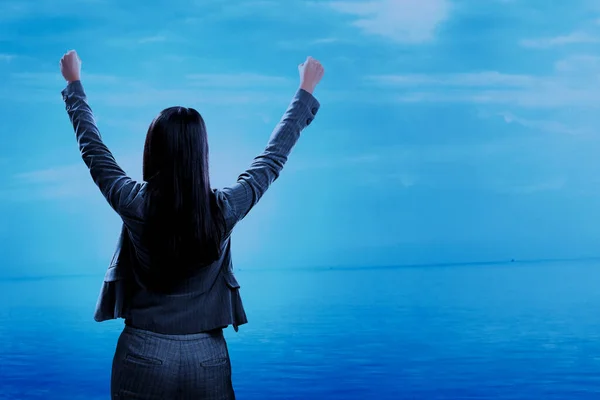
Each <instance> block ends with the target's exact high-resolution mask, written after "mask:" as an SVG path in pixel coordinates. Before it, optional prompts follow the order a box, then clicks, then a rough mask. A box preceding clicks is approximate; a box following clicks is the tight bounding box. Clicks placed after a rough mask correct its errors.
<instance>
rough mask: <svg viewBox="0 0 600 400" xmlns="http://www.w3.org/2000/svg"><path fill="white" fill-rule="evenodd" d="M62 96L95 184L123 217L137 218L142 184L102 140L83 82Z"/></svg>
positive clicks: (67, 88)
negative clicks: (119, 163)
mask: <svg viewBox="0 0 600 400" xmlns="http://www.w3.org/2000/svg"><path fill="white" fill-rule="evenodd" d="M62 96H63V100H64V102H65V105H66V109H67V113H68V114H69V119H70V120H71V123H72V124H73V129H74V130H75V137H76V138H77V143H78V144H79V150H80V151H81V156H82V158H83V161H84V162H85V164H86V165H87V167H88V169H89V170H90V174H91V175H92V179H93V180H94V183H96V185H97V186H98V188H99V189H100V192H102V194H103V195H104V197H105V198H106V200H107V201H108V204H109V205H110V206H111V207H112V208H113V209H114V210H115V211H116V212H117V213H118V214H119V215H120V216H121V217H126V216H130V217H132V216H134V215H133V214H134V210H133V207H132V203H133V200H134V199H135V197H136V195H137V193H138V192H139V190H140V188H141V186H142V185H141V184H139V183H137V182H136V181H134V180H132V179H131V178H130V177H129V176H127V174H125V172H124V171H123V169H121V167H120V166H119V165H118V164H117V162H116V161H115V158H114V157H113V155H112V153H111V152H110V150H108V148H107V147H106V145H105V144H104V142H103V141H102V137H101V136H100V131H99V130H98V127H97V126H96V122H95V120H94V115H93V113H92V109H91V108H90V106H89V105H88V103H87V98H86V95H85V92H84V90H83V86H82V84H81V81H75V82H70V83H69V84H68V85H67V87H66V88H65V89H64V90H63V91H62Z"/></svg>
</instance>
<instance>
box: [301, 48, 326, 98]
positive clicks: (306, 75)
mask: <svg viewBox="0 0 600 400" xmlns="http://www.w3.org/2000/svg"><path fill="white" fill-rule="evenodd" d="M298 71H299V72H300V89H304V90H306V91H307V92H308V93H310V94H312V93H313V92H314V90H315V87H317V84H318V83H319V82H320V81H321V78H323V74H324V73H325V70H324V69H323V66H322V65H321V63H320V62H319V61H318V60H315V59H314V58H312V57H307V58H306V61H304V62H303V63H302V64H300V65H298Z"/></svg>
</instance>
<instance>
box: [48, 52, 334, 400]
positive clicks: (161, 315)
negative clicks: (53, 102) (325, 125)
mask: <svg viewBox="0 0 600 400" xmlns="http://www.w3.org/2000/svg"><path fill="white" fill-rule="evenodd" d="M60 67H61V72H62V75H63V77H64V78H65V80H66V81H67V82H68V84H67V87H66V89H64V90H63V92H62V94H63V99H64V100H65V103H66V109H67V112H68V114H69V118H70V119H71V122H72V124H73V127H74V129H75V134H76V137H77V141H78V144H79V148H80V150H81V155H82V157H83V161H84V162H85V164H86V165H87V166H88V168H89V170H90V173H91V175H92V178H93V179H94V182H95V183H96V185H97V186H98V187H99V189H100V191H101V192H102V194H103V195H104V197H105V198H106V200H107V201H108V203H109V204H110V206H111V207H112V208H113V209H114V210H115V211H116V212H117V213H118V214H119V216H120V217H121V219H122V220H123V227H122V230H121V237H120V240H119V245H118V247H117V251H116V252H115V255H114V256H113V261H112V262H111V265H110V266H109V269H108V270H107V273H106V275H105V279H104V283H103V286H102V291H101V293H100V296H99V299H98V304H97V307H96V314H95V319H96V320H97V321H104V320H107V319H113V318H124V319H125V328H124V330H123V332H122V333H121V335H120V337H119V341H118V344H117V348H116V352H115V356H114V359H113V367H112V378H111V396H112V398H113V399H134V398H135V399H161V400H168V399H234V398H235V394H234V391H233V387H232V383H231V364H230V360H229V353H228V350H227V344H226V343H225V339H224V337H223V329H224V328H226V327H227V326H229V325H232V326H233V327H234V329H235V330H236V331H237V327H238V326H239V325H241V324H244V323H246V322H247V320H246V314H245V312H244V308H243V305H242V302H241V299H240V296H239V291H238V290H239V287H240V286H239V284H238V283H237V281H236V279H235V276H234V275H233V267H232V264H231V253H230V235H231V231H232V229H233V227H234V226H235V225H236V224H237V223H238V222H239V221H240V220H241V219H242V218H244V217H245V216H246V214H247V213H248V212H249V211H250V209H251V208H252V207H253V206H254V205H255V204H256V203H257V202H258V200H259V199H260V198H261V196H262V195H263V194H264V193H265V191H266V190H267V188H268V187H269V185H270V184H271V183H272V182H273V181H274V180H275V179H277V177H278V176H279V173H280V171H281V169H282V168H283V165H284V164H285V162H286V160H287V157H288V155H289V154H290V152H291V150H292V147H293V146H294V144H295V143H296V141H297V140H298V138H299V135H300V132H301V131H302V130H303V129H304V128H305V127H306V126H307V125H309V124H310V123H311V121H312V120H313V118H314V117H315V115H316V114H317V111H318V109H319V103H318V101H317V100H316V99H315V98H314V97H313V96H312V92H313V91H314V89H315V87H316V85H317V84H318V83H319V81H320V80H321V78H322V77H323V73H324V71H323V67H322V66H321V64H320V63H319V62H318V61H317V60H315V59H313V58H311V57H308V58H307V59H306V61H305V62H304V63H302V64H300V66H299V71H300V88H299V89H298V91H297V92H296V94H295V96H294V98H293V99H292V102H291V104H290V106H289V108H288V109H287V111H286V112H285V114H284V115H283V118H282V120H281V122H280V123H279V124H278V125H277V127H276V128H275V130H274V131H273V134H272V135H271V138H270V140H269V142H268V144H267V147H266V149H265V151H264V152H263V153H262V154H261V155H259V156H258V157H256V158H255V159H254V162H253V163H252V165H251V166H250V168H248V170H246V171H245V172H244V173H242V174H241V175H240V176H239V178H238V180H237V182H236V183H235V184H234V185H233V186H231V187H228V188H225V189H222V190H213V189H212V188H211V186H210V179H209V173H208V144H207V134H206V127H205V125H204V121H203V120H202V117H201V116H200V114H199V113H198V112H197V111H196V110H194V109H192V108H185V107H171V108H167V109H165V110H163V111H162V112H161V113H160V114H159V115H158V116H157V117H156V118H155V119H154V121H152V123H151V124H150V127H149V129H148V133H147V136H146V142H145V146H144V159H143V180H144V182H142V183H138V182H135V181H133V180H132V179H131V178H129V177H128V176H127V175H126V174H125V172H124V171H123V170H122V169H121V168H120V167H119V165H118V164H117V163H116V161H115V159H114V158H113V156H112V154H111V153H110V151H109V150H108V148H107V147H106V146H105V145H104V144H103V142H102V139H101V137H100V133H99V131H98V128H97V127H96V124H95V122H94V117H93V114H92V110H91V109H90V107H89V105H88V104H87V101H86V96H85V93H84V90H83V86H82V84H81V81H80V69H81V62H80V60H79V57H78V56H77V53H76V52H75V51H69V52H68V53H67V54H65V55H64V56H63V58H62V59H61V62H60Z"/></svg>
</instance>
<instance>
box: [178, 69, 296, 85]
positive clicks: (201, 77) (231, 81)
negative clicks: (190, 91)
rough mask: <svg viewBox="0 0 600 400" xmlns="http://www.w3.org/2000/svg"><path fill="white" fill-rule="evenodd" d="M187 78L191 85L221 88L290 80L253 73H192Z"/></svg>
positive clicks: (279, 82)
mask: <svg viewBox="0 0 600 400" xmlns="http://www.w3.org/2000/svg"><path fill="white" fill-rule="evenodd" d="M185 78H186V80H187V81H188V83H189V84H191V85H197V86H202V87H219V88H232V87H233V88H244V87H257V86H258V87H264V86H280V85H282V84H286V83H288V82H289V80H288V79H287V78H284V77H280V76H273V75H262V74H253V73H240V74H191V75H187V76H186V77H185Z"/></svg>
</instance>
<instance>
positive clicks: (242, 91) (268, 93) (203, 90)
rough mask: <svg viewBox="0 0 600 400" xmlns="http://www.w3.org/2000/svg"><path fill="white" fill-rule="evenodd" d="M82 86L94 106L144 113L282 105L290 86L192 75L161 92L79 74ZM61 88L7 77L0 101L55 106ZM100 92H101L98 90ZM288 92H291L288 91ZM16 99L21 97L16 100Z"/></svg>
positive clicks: (274, 80)
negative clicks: (172, 107)
mask: <svg viewBox="0 0 600 400" xmlns="http://www.w3.org/2000/svg"><path fill="white" fill-rule="evenodd" d="M82 81H83V82H84V86H86V87H91V86H92V85H93V86H96V88H95V89H94V92H93V93H91V92H90V93H88V94H89V95H90V96H91V97H93V101H94V103H95V104H97V103H102V104H104V105H107V106H111V107H128V108H136V107H138V108H139V107H145V106H156V105H163V106H164V105H165V104H167V103H172V104H182V103H201V104H211V105H242V104H244V105H245V104H261V105H264V104H265V103H267V104H268V103H273V104H275V103H285V102H286V101H289V100H290V96H291V94H290V89H288V86H290V85H288V83H289V82H290V80H288V78H285V77H280V76H271V75H262V74H254V73H250V72H248V73H228V74H224V73H221V74H193V75H187V76H186V77H185V79H182V81H181V82H179V83H175V84H172V85H170V86H169V87H168V88H166V87H164V83H162V82H159V83H153V82H146V81H142V80H137V79H131V78H127V77H117V76H113V75H103V74H94V73H85V71H84V72H83V74H82ZM63 85H64V82H63V79H62V77H61V76H60V73H59V72H56V73H52V72H33V73H30V72H24V73H14V74H11V75H9V77H8V80H7V85H5V87H4V88H3V89H4V90H0V97H3V95H4V96H10V98H11V100H12V101H27V102H31V100H32V96H31V93H32V91H35V92H36V96H35V97H34V99H35V100H36V101H42V102H48V101H52V102H56V101H59V100H60V96H59V95H57V93H59V91H60V90H61V89H62V86H63ZM11 86H16V87H22V86H27V87H28V90H29V92H28V93H23V92H22V91H18V92H17V94H16V95H15V92H14V90H11V89H10V87H11ZM98 87H100V89H101V90H98ZM292 88H293V87H292ZM20 96H22V97H20Z"/></svg>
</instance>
